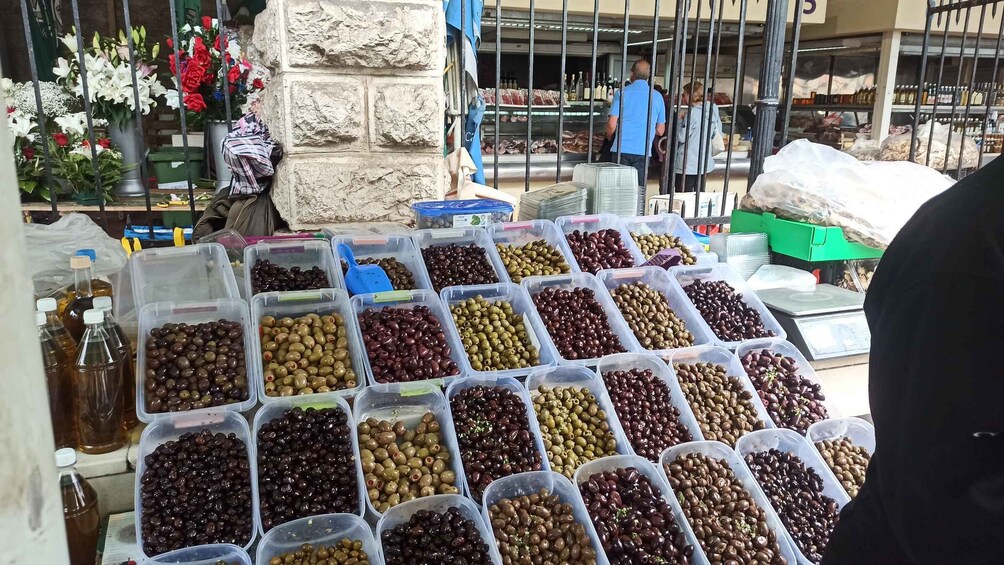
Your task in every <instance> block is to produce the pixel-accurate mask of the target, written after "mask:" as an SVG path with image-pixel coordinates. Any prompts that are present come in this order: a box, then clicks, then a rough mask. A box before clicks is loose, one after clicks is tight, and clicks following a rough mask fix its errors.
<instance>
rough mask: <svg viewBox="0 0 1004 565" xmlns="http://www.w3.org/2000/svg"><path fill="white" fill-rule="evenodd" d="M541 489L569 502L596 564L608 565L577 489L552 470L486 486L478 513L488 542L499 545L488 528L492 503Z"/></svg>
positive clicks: (504, 479) (502, 479)
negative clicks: (483, 524) (592, 552)
mask: <svg viewBox="0 0 1004 565" xmlns="http://www.w3.org/2000/svg"><path fill="white" fill-rule="evenodd" d="M541 489H544V490H547V491H548V492H549V493H551V494H554V495H557V496H558V500H559V501H560V502H561V503H562V504H571V505H572V515H573V516H574V517H575V521H576V522H578V523H579V524H582V527H583V528H585V530H586V535H587V536H589V541H590V542H592V546H593V550H594V551H595V552H596V565H610V562H609V561H607V556H606V554H605V553H603V546H601V545H600V538H599V536H597V535H596V529H595V528H594V527H593V521H592V520H591V519H590V518H589V513H588V512H586V507H585V506H584V505H583V504H582V498H581V497H579V490H578V489H577V488H575V485H573V484H572V481H570V480H568V479H567V478H565V477H564V476H563V475H560V474H558V473H554V472H551V471H532V472H530V473H519V474H516V475H510V476H508V477H504V478H501V479H498V480H496V481H494V482H493V483H492V484H490V485H488V488H486V489H485V496H484V503H483V504H482V505H481V513H482V516H484V520H485V523H486V524H488V526H489V528H488V530H489V532H490V535H491V538H490V539H491V541H490V542H489V543H490V544H491V546H492V547H498V541H497V540H496V539H495V532H494V531H492V530H491V523H492V519H491V512H490V508H491V507H492V505H493V504H495V503H497V502H498V501H500V500H502V499H503V498H509V499H512V498H518V497H520V496H530V495H532V494H536V493H538V492H540V490H541Z"/></svg>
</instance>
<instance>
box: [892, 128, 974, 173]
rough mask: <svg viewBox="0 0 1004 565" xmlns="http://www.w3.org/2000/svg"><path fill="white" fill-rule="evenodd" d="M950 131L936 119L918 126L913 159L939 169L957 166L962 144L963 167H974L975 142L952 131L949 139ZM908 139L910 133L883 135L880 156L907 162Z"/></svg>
mask: <svg viewBox="0 0 1004 565" xmlns="http://www.w3.org/2000/svg"><path fill="white" fill-rule="evenodd" d="M932 129H933V131H932ZM949 132H950V130H949V129H948V126H947V125H946V124H941V123H938V122H927V123H925V124H923V125H921V126H920V127H919V128H917V153H916V155H915V157H914V162H915V163H920V164H921V165H928V166H930V167H931V168H933V169H937V170H939V171H947V170H954V169H957V168H958V167H959V147H960V146H961V147H962V168H963V169H972V168H975V167H976V166H977V165H978V163H979V158H980V152H979V149H978V148H977V147H976V142H975V141H973V140H972V139H970V138H969V137H967V136H965V135H963V134H961V133H952V136H951V137H952V138H951V139H950V140H949V139H948V136H949ZM911 140H912V136H911V134H910V132H905V133H901V134H899V135H890V136H889V137H887V138H885V140H884V141H883V142H882V154H881V159H882V160H883V161H908V160H909V159H910V142H911ZM949 142H950V143H949ZM928 147H930V150H931V151H930V152H931V160H930V162H928V160H927V153H928ZM946 150H947V157H946Z"/></svg>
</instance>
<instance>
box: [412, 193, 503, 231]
mask: <svg viewBox="0 0 1004 565" xmlns="http://www.w3.org/2000/svg"><path fill="white" fill-rule="evenodd" d="M411 210H412V212H414V213H415V224H416V225H417V226H418V227H419V228H422V229H424V228H466V227H483V226H487V225H490V224H494V223H497V222H508V221H509V219H510V218H512V211H513V206H512V204H509V203H508V202H501V201H498V200H489V199H487V198H484V199H480V198H476V199H471V200H434V201H431V202H416V203H415V204H412V205H411Z"/></svg>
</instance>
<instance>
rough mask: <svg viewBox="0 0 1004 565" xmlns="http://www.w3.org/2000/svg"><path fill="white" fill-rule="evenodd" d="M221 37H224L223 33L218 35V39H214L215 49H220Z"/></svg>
mask: <svg viewBox="0 0 1004 565" xmlns="http://www.w3.org/2000/svg"><path fill="white" fill-rule="evenodd" d="M220 37H222V35H217V36H216V39H214V40H213V49H215V50H217V51H219V50H220Z"/></svg>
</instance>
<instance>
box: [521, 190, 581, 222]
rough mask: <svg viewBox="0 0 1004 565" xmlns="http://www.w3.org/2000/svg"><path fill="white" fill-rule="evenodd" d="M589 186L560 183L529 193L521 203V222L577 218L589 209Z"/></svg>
mask: <svg viewBox="0 0 1004 565" xmlns="http://www.w3.org/2000/svg"><path fill="white" fill-rule="evenodd" d="M588 199H589V185H586V184H584V183H581V182H560V183H558V184H552V185H551V186H547V187H544V188H542V189H540V190H535V191H533V192H527V193H526V194H524V195H523V197H522V198H520V201H519V220H520V221H527V220H552V221H553V220H555V219H557V218H558V217H559V216H577V215H582V214H585V213H586V210H587V209H588Z"/></svg>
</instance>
